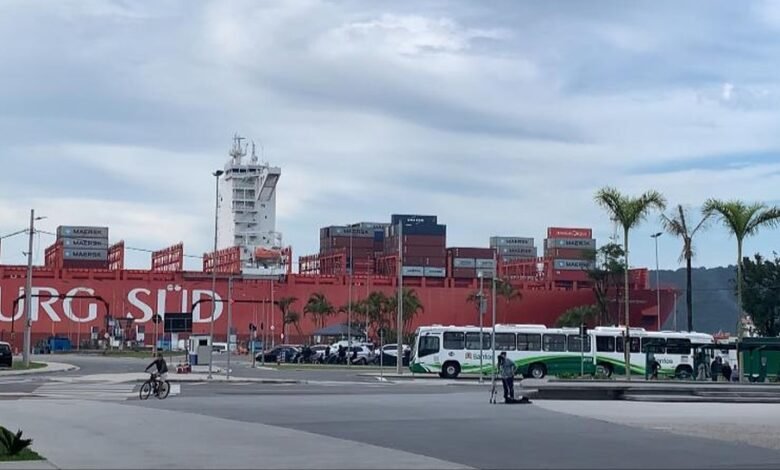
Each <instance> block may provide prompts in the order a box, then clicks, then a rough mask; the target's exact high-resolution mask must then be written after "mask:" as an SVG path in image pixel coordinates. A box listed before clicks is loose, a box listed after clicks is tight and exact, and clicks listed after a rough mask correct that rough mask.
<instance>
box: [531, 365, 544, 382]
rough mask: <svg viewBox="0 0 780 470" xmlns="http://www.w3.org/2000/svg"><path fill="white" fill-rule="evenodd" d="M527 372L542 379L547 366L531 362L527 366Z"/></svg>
mask: <svg viewBox="0 0 780 470" xmlns="http://www.w3.org/2000/svg"><path fill="white" fill-rule="evenodd" d="M528 374H529V375H530V376H531V377H532V378H534V379H543V378H544V376H545V375H547V368H546V367H544V364H531V367H529V368H528Z"/></svg>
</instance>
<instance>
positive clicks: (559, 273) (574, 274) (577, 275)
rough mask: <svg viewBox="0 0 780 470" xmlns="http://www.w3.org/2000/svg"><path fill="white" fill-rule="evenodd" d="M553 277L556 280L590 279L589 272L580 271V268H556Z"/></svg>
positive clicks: (580, 280) (581, 280) (579, 280)
mask: <svg viewBox="0 0 780 470" xmlns="http://www.w3.org/2000/svg"><path fill="white" fill-rule="evenodd" d="M552 278H553V280H554V281H577V282H585V281H589V280H590V279H589V278H588V273H587V272H585V271H578V270H565V269H560V270H559V269H554V270H553V271H552Z"/></svg>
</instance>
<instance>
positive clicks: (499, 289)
mask: <svg viewBox="0 0 780 470" xmlns="http://www.w3.org/2000/svg"><path fill="white" fill-rule="evenodd" d="M496 295H497V296H499V297H501V298H502V299H504V304H505V305H506V307H507V309H508V308H509V304H510V303H511V302H512V301H513V300H523V294H521V293H520V291H518V290H517V289H516V288H515V286H513V285H512V284H510V283H509V281H506V280H504V279H500V278H499V279H496ZM504 322H506V318H505V319H504Z"/></svg>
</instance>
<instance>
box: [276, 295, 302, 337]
mask: <svg viewBox="0 0 780 470" xmlns="http://www.w3.org/2000/svg"><path fill="white" fill-rule="evenodd" d="M297 301H298V298H297V297H282V298H281V299H279V300H278V301H277V302H276V304H277V305H278V306H279V310H281V311H282V332H283V333H284V337H285V338H286V337H287V323H286V322H285V321H284V320H285V319H286V318H287V313H288V312H289V311H290V306H291V305H292V304H294V303H295V302H297Z"/></svg>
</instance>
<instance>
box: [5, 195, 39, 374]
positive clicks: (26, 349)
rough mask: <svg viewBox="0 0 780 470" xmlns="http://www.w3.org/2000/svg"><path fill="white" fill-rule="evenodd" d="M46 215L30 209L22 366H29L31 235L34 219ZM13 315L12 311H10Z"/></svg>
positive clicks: (32, 235) (32, 234)
mask: <svg viewBox="0 0 780 470" xmlns="http://www.w3.org/2000/svg"><path fill="white" fill-rule="evenodd" d="M45 218H46V217H35V209H31V210H30V232H29V239H28V246H27V280H26V282H25V286H24V351H23V352H22V362H24V367H30V342H31V341H30V331H31V330H32V317H31V312H32V305H31V304H32V268H33V265H32V263H33V237H34V236H35V221H36V220H42V219H45ZM11 315H12V316H13V312H11Z"/></svg>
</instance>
